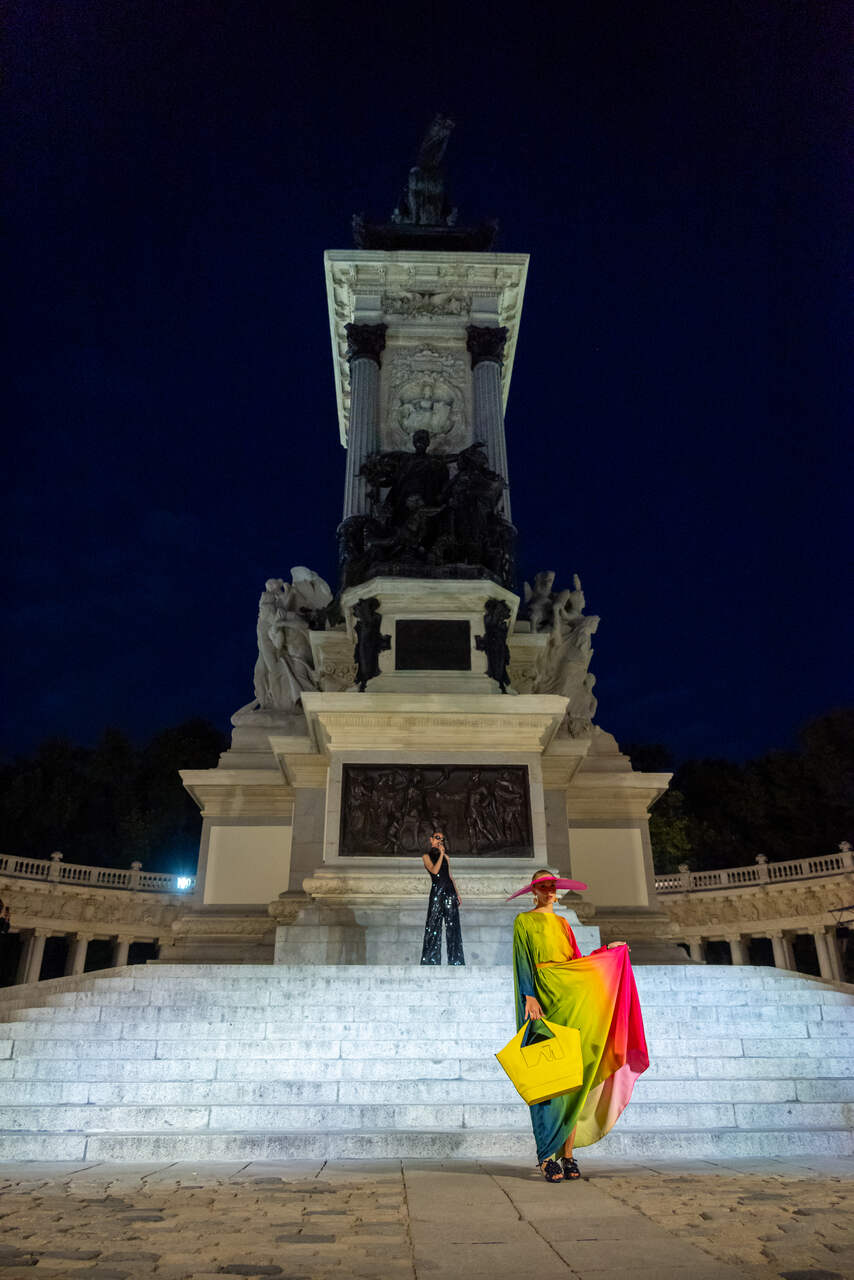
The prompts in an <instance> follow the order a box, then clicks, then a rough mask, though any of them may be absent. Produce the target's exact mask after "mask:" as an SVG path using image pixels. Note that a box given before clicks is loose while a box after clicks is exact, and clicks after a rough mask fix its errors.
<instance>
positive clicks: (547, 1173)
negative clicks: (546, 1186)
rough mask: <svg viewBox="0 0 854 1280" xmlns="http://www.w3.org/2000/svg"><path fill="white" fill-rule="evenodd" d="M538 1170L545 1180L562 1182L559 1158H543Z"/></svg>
mask: <svg viewBox="0 0 854 1280" xmlns="http://www.w3.org/2000/svg"><path fill="white" fill-rule="evenodd" d="M540 1171H541V1172H542V1175H543V1177H544V1178H545V1180H546V1182H563V1170H562V1169H561V1167H560V1161H559V1160H552V1159H551V1158H549V1159H548V1160H544V1161H543V1163H542V1164H541V1165H540Z"/></svg>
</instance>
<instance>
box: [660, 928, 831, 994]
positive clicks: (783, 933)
mask: <svg viewBox="0 0 854 1280" xmlns="http://www.w3.org/2000/svg"><path fill="white" fill-rule="evenodd" d="M804 935H805V936H807V937H811V938H812V939H813V940H814V942H815V951H816V957H817V959H818V966H819V973H820V975H821V977H822V978H827V979H828V980H830V981H832V982H845V980H846V979H845V966H844V963H843V959H842V951H841V948H840V945H839V939H838V938H837V936H836V929H835V928H833V927H832V926H831V927H828V926H826V925H819V926H817V927H815V928H804V929H776V930H771V929H765V930H763V931H762V932H761V933H760V932H759V931H758V930H757V931H756V932H755V933H751V932H747V931H744V930H741V931H739V932H737V933H732V932H714V933H713V932H711V930H710V931H708V932H706V933H705V934H703V935H700V936H685V937H683V939H682V941H683V942H685V943H687V945H688V951H689V954H690V956H691V959H692V960H695V961H696V962H697V963H698V964H704V963H705V961H706V953H705V948H706V944H707V943H709V942H726V943H728V945H729V950H730V956H731V958H732V963H733V964H734V965H742V964H750V955H749V948H750V940H751V938H768V939H769V940H770V942H771V947H772V950H773V954H774V967H775V968H777V969H789V970H791V971H792V972H793V973H797V972H798V966H797V964H796V962H795V953H794V946H793V943H794V939H795V938H796V937H799V936H804Z"/></svg>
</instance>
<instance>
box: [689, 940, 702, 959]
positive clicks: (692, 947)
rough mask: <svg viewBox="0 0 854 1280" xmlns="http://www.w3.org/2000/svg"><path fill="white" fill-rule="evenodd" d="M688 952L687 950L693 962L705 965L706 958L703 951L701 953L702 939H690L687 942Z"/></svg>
mask: <svg viewBox="0 0 854 1280" xmlns="http://www.w3.org/2000/svg"><path fill="white" fill-rule="evenodd" d="M688 950H689V952H690V954H691V959H692V960H695V961H696V962H697V964H705V963H706V956H705V953H704V951H703V939H702V938H691V939H690V940H689V942H688Z"/></svg>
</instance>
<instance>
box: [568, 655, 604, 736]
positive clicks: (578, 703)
mask: <svg viewBox="0 0 854 1280" xmlns="http://www.w3.org/2000/svg"><path fill="white" fill-rule="evenodd" d="M595 683H596V677H595V676H594V675H592V674H591V673H590V672H589V671H588V673H587V675H586V676H585V677H584V679H583V680H582V682H581V688H580V689H579V690H578V693H577V694H576V695H575V697H573V699H572V701H571V702H570V704H569V709H568V712H567V721H568V727H569V733H570V737H573V738H584V737H587V735H588V734H590V733H591V732H592V730H593V717H594V716H595V715H596V708H597V707H598V705H599V699H598V698H597V697H596V694H595V693H594V692H593V686H594V684H595Z"/></svg>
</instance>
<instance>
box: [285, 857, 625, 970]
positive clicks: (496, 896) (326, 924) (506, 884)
mask: <svg viewBox="0 0 854 1280" xmlns="http://www.w3.org/2000/svg"><path fill="white" fill-rule="evenodd" d="M525 874H527V875H529V874H530V872H526V873H525ZM454 879H455V882H456V885H457V888H458V889H459V892H460V896H461V900H462V901H461V906H460V927H461V932H462V938H463V950H464V952H465V957H466V963H467V964H470V965H496V964H510V963H511V961H512V958H513V922H514V920H515V918H516V916H517V915H518V914H519V912H520V911H527V910H528V909H529V907H530V903H531V900H530V898H529V897H524V898H517V899H516V900H515V901H513V902H507V901H506V899H507V897H508V896H509V895H510V894H511V893H514V892H515V891H516V890H517V889H518V888H519V887H520V880H521V882H522V883H524V877H523V876H520V873H519V872H518V871H516V872H506V873H502V872H497V871H489V872H477V871H468V870H462V871H457V870H456V868H455V869H454ZM303 888H304V890H305V894H306V895H308V896H309V901H305V898H304V896H303V895H299V901H300V903H301V904H302V905H297V904H295V903H294V901H293V895H290V894H282V896H281V898H280V899H279V902H278V903H273V904H272V905H271V907H270V911H271V914H273V916H274V917H276V916H277V915H278V917H279V919H280V921H281V922H280V923H279V924H278V927H277V929H276V949H275V963H276V964H290V965H293V964H312V965H314V964H321V965H326V964H346V965H350V964H370V965H374V964H389V963H400V964H404V965H408V964H418V963H419V961H420V959H421V948H422V945H423V941H424V924H425V920H426V916H427V902H428V898H429V893H430V880H429V877H428V875H427V873H426V872H425V871H424V870H423V869H420V868H419V870H418V871H412V870H409V869H391V870H388V869H386V870H382V871H381V870H374V871H367V870H359V871H338V870H333V869H329V868H326V867H323V868H320V869H318V870H317V871H316V872H315V874H314V875H313V876H311V877H309V878H308V879H307V880H304V881H303ZM567 896H569V895H567ZM579 906H580V908H581V911H582V912H583V913H584V914H591V909H590V908H589V907H588V906H587V904H582V903H579ZM557 913H558V914H559V915H562V916H563V917H564V918H565V919H566V920H567V921H568V922H569V924H570V927H571V928H572V930H573V932H574V934H575V936H576V938H577V940H578V945H579V946H580V947H581V950H582V951H583V952H584V953H585V954H587V953H589V952H590V951H592V950H594V948H596V947H598V946H599V945H600V935H599V930H598V928H596V927H595V926H594V925H588V924H582V923H581V922H580V920H579V916H578V912H577V910H576V909H575V907H573V906H568V905H567V903H566V900H564V903H563V904H562V905H559V906H558V907H557ZM446 956H447V952H446V950H445V948H444V944H443V957H444V958H446Z"/></svg>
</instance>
